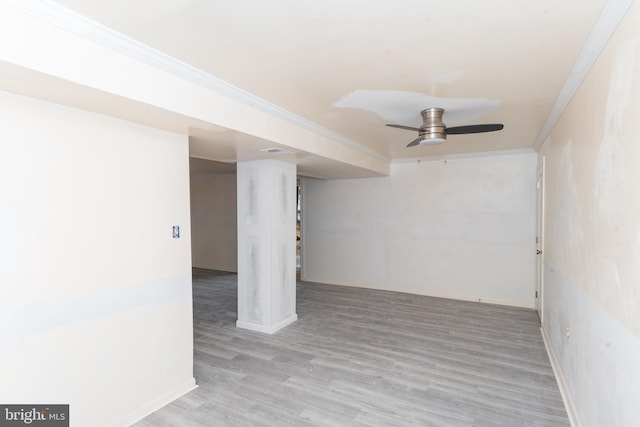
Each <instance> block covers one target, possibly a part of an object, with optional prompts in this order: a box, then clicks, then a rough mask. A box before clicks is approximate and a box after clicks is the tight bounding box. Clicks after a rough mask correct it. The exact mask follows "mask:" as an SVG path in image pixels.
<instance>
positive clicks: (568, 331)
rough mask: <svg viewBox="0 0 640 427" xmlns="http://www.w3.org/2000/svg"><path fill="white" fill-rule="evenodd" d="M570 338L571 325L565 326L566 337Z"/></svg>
mask: <svg viewBox="0 0 640 427" xmlns="http://www.w3.org/2000/svg"><path fill="white" fill-rule="evenodd" d="M569 338H571V327H570V326H567V339H569Z"/></svg>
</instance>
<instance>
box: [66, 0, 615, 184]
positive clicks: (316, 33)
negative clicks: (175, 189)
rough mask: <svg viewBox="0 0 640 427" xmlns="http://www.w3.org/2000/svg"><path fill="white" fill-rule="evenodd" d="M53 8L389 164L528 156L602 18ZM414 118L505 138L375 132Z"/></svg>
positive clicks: (150, 2) (223, 141) (492, 4)
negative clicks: (425, 113) (499, 127)
mask: <svg viewBox="0 0 640 427" xmlns="http://www.w3.org/2000/svg"><path fill="white" fill-rule="evenodd" d="M57 2H58V3H60V4H62V5H64V6H66V7H69V8H71V9H73V10H75V11H77V12H78V13H80V14H82V15H85V16H87V17H89V18H91V19H94V20H96V21H98V22H100V23H102V24H104V25H105V26H107V27H110V28H112V29H115V30H117V31H119V32H121V33H123V34H125V35H128V36H130V37H132V38H134V39H137V40H139V41H141V42H143V43H145V44H147V45H149V46H151V47H153V48H155V49H158V50H160V51H162V52H164V53H167V54H169V55H171V56H174V57H175V58H177V59H179V60H182V61H184V62H186V63H188V64H191V65H193V66H195V67H197V68H199V69H201V70H203V71H205V72H207V73H209V74H211V75H214V76H216V77H219V78H221V79H223V80H225V81H227V82H229V83H231V84H232V85H235V86H238V87H240V88H242V89H244V90H246V91H248V92H250V93H252V94H254V95H256V96H258V97H261V98H263V99H265V100H267V101H269V102H271V103H273V104H275V105H277V106H279V107H282V108H284V109H286V110H289V111H290V112H292V113H294V114H296V115H299V116H301V117H303V118H304V119H307V120H310V121H311V122H313V123H315V124H317V125H319V126H322V127H324V128H326V129H328V130H330V131H333V132H335V133H338V134H340V135H342V136H344V137H346V138H348V139H350V140H352V141H354V142H355V143H356V145H357V146H360V147H361V148H362V149H364V150H365V151H369V152H371V151H370V150H372V151H373V152H375V153H377V154H378V155H379V156H381V157H384V158H387V159H391V160H393V159H407V158H416V157H428V156H443V155H445V156H446V155H457V154H462V153H474V152H487V151H496V150H508V149H526V148H531V147H533V145H534V142H535V141H536V137H537V136H538V134H539V133H540V132H541V129H542V128H543V126H544V124H545V121H546V120H547V118H548V116H549V113H550V111H551V109H552V107H553V105H554V102H555V101H556V98H557V97H558V95H559V93H560V92H561V89H562V87H563V85H564V84H565V82H566V81H567V79H568V78H569V77H570V72H571V70H572V67H573V66H574V63H575V62H576V58H578V55H579V54H580V51H581V49H582V48H583V46H584V45H585V42H586V41H587V38H588V37H589V34H590V32H591V30H592V28H593V27H594V24H595V23H596V20H597V19H598V16H599V14H600V12H601V10H602V8H603V6H604V5H605V0H563V1H557V0H527V1H525V0H523V1H513V0H485V1H482V2H478V1H476V0H456V1H453V0H451V1H440V2H435V1H430V0H394V1H391V0H368V1H364V0H349V1H347V0H324V1H311V0H273V1H260V0H215V1H211V0H162V1H157V0H136V1H131V0H58V1H57ZM427 107H444V108H445V110H446V111H445V115H444V121H445V123H446V124H447V125H449V126H452V125H460V124H475V123H496V122H498V123H504V125H505V128H504V130H503V131H500V132H494V133H487V134H476V135H454V136H449V138H448V140H447V142H446V143H445V144H442V145H438V146H417V147H413V148H406V147H405V146H406V144H407V143H408V142H410V141H411V140H413V139H414V138H416V136H417V135H415V134H414V133H413V132H411V131H405V130H399V129H392V128H388V127H385V124H386V123H390V122H394V123H400V124H404V125H409V126H418V125H419V124H420V122H421V118H420V114H419V113H420V110H421V109H423V108H427ZM191 136H192V144H193V145H194V146H198V147H200V149H201V151H202V153H205V152H206V155H202V157H207V158H210V159H216V160H223V161H232V160H243V159H244V157H243V156H242V155H241V154H238V153H242V152H248V150H246V149H244V148H243V147H245V148H246V147H248V146H249V145H250V142H248V138H247V137H246V136H244V135H238V134H236V133H234V132H233V131H222V132H220V131H205V130H202V131H200V130H198V129H194V130H193V134H192V135H191ZM208 141H215V144H210V143H208ZM254 142H255V143H256V144H257V145H261V144H262V143H261V142H259V141H258V142H256V141H254ZM261 146H263V145H261ZM192 151H193V150H192ZM195 151H196V155H197V152H198V150H197V149H196V150H195ZM292 156H293V161H302V160H303V159H304V158H305V155H304V153H293V154H292ZM307 161H310V160H309V159H307ZM318 167H321V166H318ZM311 169H313V168H311ZM316 175H317V176H322V173H321V172H320V171H318V172H317V173H316Z"/></svg>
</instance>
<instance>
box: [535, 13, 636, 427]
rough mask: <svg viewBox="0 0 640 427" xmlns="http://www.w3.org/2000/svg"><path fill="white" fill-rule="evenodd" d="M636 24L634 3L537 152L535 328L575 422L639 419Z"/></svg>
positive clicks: (614, 423) (616, 422) (627, 423)
mask: <svg viewBox="0 0 640 427" xmlns="http://www.w3.org/2000/svg"><path fill="white" fill-rule="evenodd" d="M639 25H640V4H638V2H634V4H632V6H631V8H630V9H629V11H628V12H627V16H626V17H625V18H624V20H623V22H622V23H621V25H620V27H619V28H618V30H617V31H616V33H615V34H614V35H613V37H612V39H611V40H610V41H609V43H608V45H607V47H606V49H605V50H604V52H603V53H602V54H601V56H600V57H599V59H598V61H597V62H596V63H595V65H594V67H593V68H592V70H591V71H590V73H589V75H588V76H587V78H586V79H585V80H584V82H583V84H582V86H581V87H580V89H579V90H578V92H577V93H576V95H575V97H574V98H573V100H572V102H571V103H570V105H569V107H568V108H567V110H566V111H565V112H564V114H563V116H562V117H561V119H560V121H559V122H558V124H557V125H556V127H555V129H554V130H553V132H552V133H551V135H550V137H549V138H548V140H547V142H546V143H545V145H544V146H543V148H542V151H541V156H543V155H544V156H546V183H547V185H546V197H545V202H546V213H545V239H546V240H545V248H544V251H543V256H544V274H545V276H544V277H545V283H544V289H545V292H544V324H543V330H544V333H545V336H546V339H547V344H548V346H549V348H550V352H551V354H552V357H553V359H554V360H553V361H554V363H555V367H556V371H557V372H558V377H559V378H560V382H561V386H562V387H563V388H564V391H565V394H566V396H567V398H568V399H567V400H569V401H570V404H569V406H570V408H571V411H572V414H573V415H574V418H575V419H576V422H575V424H576V425H578V424H582V425H583V426H604V425H606V426H631V425H638V420H640V363H639V361H640V197H638V194H639V192H638V184H639V183H640V167H639V165H640V144H639V143H638V141H640V121H639V120H638V118H639V117H640V98H639V97H638V94H640V33H639V32H638V28H639ZM567 332H569V334H568V335H567Z"/></svg>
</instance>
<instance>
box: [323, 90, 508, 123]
mask: <svg viewBox="0 0 640 427" xmlns="http://www.w3.org/2000/svg"><path fill="white" fill-rule="evenodd" d="M501 104H502V103H501V101H499V100H496V99H486V98H441V97H437V96H430V95H427V94H424V93H420V92H409V91H399V90H355V91H353V92H351V93H349V94H348V95H346V96H344V97H343V98H342V99H340V100H339V101H337V102H334V103H333V107H335V108H354V109H357V110H364V111H369V112H372V113H375V114H377V115H378V116H380V117H382V118H383V119H384V120H386V121H387V122H389V123H398V124H403V125H407V126H415V127H418V126H420V124H422V117H421V116H420V111H422V110H424V109H425V108H435V107H437V108H444V110H445V113H444V116H443V121H444V122H445V124H446V125H447V126H451V125H455V124H463V123H468V122H472V121H474V120H478V119H480V118H482V117H485V116H487V115H489V114H491V113H493V112H494V111H496V110H497V109H498V108H499V107H500V105H501Z"/></svg>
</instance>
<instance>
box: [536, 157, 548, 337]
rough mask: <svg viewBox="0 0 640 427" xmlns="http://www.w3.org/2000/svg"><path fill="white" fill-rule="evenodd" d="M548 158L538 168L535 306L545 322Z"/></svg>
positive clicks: (543, 158)
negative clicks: (545, 229) (545, 201)
mask: <svg viewBox="0 0 640 427" xmlns="http://www.w3.org/2000/svg"><path fill="white" fill-rule="evenodd" d="M545 169H546V158H545V156H542V161H541V162H540V163H539V164H538V166H537V168H536V293H535V307H536V311H537V312H538V316H539V317H540V324H542V323H543V322H544V204H545V203H544V196H545V179H544V178H545Z"/></svg>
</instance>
